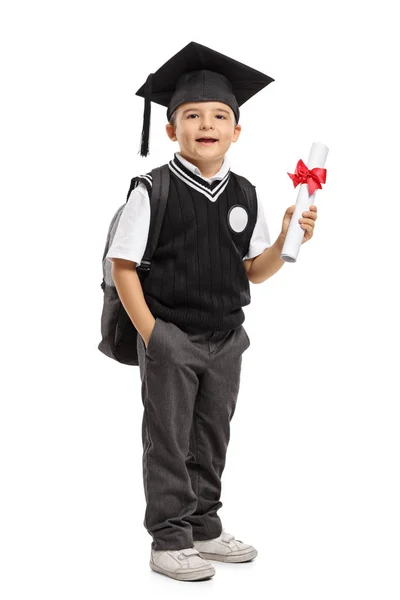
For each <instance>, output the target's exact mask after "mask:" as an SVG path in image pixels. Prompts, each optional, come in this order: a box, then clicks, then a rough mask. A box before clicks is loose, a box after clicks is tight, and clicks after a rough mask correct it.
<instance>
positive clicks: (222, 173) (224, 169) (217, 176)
mask: <svg viewBox="0 0 400 600" xmlns="http://www.w3.org/2000/svg"><path fill="white" fill-rule="evenodd" d="M175 156H176V158H177V159H178V160H180V161H181V163H182V164H183V165H184V166H185V167H186V168H187V169H189V170H190V171H191V172H192V173H193V174H194V175H197V176H198V177H201V178H202V179H204V180H205V181H207V182H208V183H212V182H213V181H217V180H219V179H223V178H224V177H225V175H226V174H227V172H228V171H229V169H230V168H231V166H230V161H229V159H228V157H227V155H226V154H225V156H224V162H223V163H222V166H221V168H220V170H219V171H218V173H216V174H215V175H213V176H212V177H210V178H207V177H203V175H202V174H201V171H200V169H199V168H198V167H196V165H193V164H192V163H191V162H189V161H188V160H186V158H183V156H182V155H181V154H180V152H175Z"/></svg>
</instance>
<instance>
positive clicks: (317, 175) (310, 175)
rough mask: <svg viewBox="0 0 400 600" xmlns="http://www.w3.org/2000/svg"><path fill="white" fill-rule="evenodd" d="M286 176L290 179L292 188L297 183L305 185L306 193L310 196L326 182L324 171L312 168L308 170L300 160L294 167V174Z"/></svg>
mask: <svg viewBox="0 0 400 600" xmlns="http://www.w3.org/2000/svg"><path fill="white" fill-rule="evenodd" d="M288 175H289V177H290V178H291V179H292V181H293V185H294V187H296V185H299V183H307V184H308V193H309V195H310V196H311V194H313V193H314V192H315V190H316V189H320V190H321V189H322V185H321V183H325V182H326V169H320V168H319V167H314V169H311V170H310V169H308V168H307V166H306V165H305V164H304V163H303V161H302V160H301V158H300V160H299V161H298V163H297V165H296V172H295V173H294V174H292V173H288Z"/></svg>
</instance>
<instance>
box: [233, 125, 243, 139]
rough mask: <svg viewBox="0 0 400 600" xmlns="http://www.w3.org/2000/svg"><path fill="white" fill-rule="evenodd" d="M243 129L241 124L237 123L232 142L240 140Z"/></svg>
mask: <svg viewBox="0 0 400 600" xmlns="http://www.w3.org/2000/svg"><path fill="white" fill-rule="evenodd" d="M241 131H242V126H241V125H235V130H234V132H233V137H232V142H236V141H237V140H238V138H239V135H240V132H241Z"/></svg>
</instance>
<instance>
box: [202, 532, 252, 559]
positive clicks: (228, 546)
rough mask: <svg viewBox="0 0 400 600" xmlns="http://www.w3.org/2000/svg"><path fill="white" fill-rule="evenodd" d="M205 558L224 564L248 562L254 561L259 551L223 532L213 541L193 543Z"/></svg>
mask: <svg viewBox="0 0 400 600" xmlns="http://www.w3.org/2000/svg"><path fill="white" fill-rule="evenodd" d="M193 543H194V546H195V548H197V550H199V552H200V555H201V556H202V557H203V558H208V559H210V560H220V561H222V562H246V561H248V560H252V559H253V558H255V557H256V556H257V554H258V552H257V550H256V549H255V548H253V546H250V544H244V543H243V542H242V541H241V540H235V538H234V537H233V535H232V534H230V533H227V532H226V531H222V533H221V535H220V536H219V537H217V538H213V539H212V540H204V541H201V540H198V541H195V542H193Z"/></svg>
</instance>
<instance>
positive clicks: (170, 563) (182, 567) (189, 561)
mask: <svg viewBox="0 0 400 600" xmlns="http://www.w3.org/2000/svg"><path fill="white" fill-rule="evenodd" d="M150 568H151V569H153V571H157V573H162V574H163V575H167V576H168V577H172V578H173V579H180V580H182V581H193V580H197V579H208V578H209V577H212V576H213V575H215V569H214V567H213V566H212V564H211V563H210V562H208V560H204V559H203V558H202V557H201V556H200V554H199V551H198V550H196V548H184V549H183V550H151V556H150Z"/></svg>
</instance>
